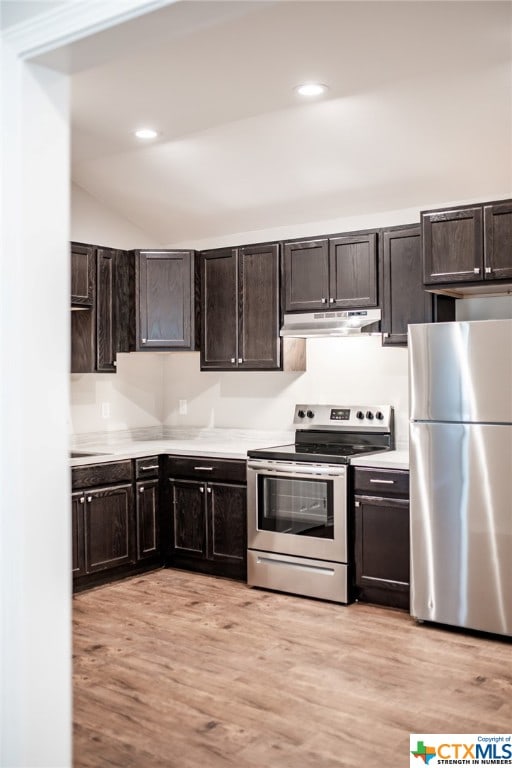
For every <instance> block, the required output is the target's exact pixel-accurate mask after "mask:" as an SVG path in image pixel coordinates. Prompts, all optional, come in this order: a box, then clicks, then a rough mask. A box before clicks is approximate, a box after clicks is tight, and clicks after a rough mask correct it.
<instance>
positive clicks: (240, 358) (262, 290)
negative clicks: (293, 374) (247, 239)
mask: <svg viewBox="0 0 512 768" xmlns="http://www.w3.org/2000/svg"><path fill="white" fill-rule="evenodd" d="M201 302H202V306H201V309H202V311H201V319H202V344H201V370H212V369H214V370H215V369H216V370H234V369H240V370H279V369H280V367H281V340H280V337H279V325H280V323H279V321H280V317H279V245H278V244H277V243H269V244H261V245H254V246H245V247H243V248H220V249H216V250H212V251H203V252H202V253H201Z"/></svg>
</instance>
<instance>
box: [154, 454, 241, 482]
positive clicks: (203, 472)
mask: <svg viewBox="0 0 512 768" xmlns="http://www.w3.org/2000/svg"><path fill="white" fill-rule="evenodd" d="M168 459H169V464H168V475H169V477H190V478H193V479H194V480H232V481H234V482H237V483H245V482H246V462H245V461H240V460H238V459H212V458H210V457H208V456H196V457H194V456H169V457H168Z"/></svg>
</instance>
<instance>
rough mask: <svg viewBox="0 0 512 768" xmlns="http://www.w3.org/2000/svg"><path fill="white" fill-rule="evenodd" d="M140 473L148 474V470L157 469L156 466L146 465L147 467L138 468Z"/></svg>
mask: <svg viewBox="0 0 512 768" xmlns="http://www.w3.org/2000/svg"><path fill="white" fill-rule="evenodd" d="M139 469H140V471H141V472H148V471H149V470H150V469H158V464H148V466H147V467H139Z"/></svg>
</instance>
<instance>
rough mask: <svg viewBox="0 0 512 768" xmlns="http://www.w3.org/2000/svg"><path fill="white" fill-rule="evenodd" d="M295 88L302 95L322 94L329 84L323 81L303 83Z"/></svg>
mask: <svg viewBox="0 0 512 768" xmlns="http://www.w3.org/2000/svg"><path fill="white" fill-rule="evenodd" d="M295 90H296V91H297V93H300V95H301V96H320V94H321V93H325V91H326V90H327V86H326V85H324V84H323V83H301V84H300V85H297V86H295Z"/></svg>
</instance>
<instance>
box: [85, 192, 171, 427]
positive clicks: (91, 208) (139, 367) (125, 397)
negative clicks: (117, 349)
mask: <svg viewBox="0 0 512 768" xmlns="http://www.w3.org/2000/svg"><path fill="white" fill-rule="evenodd" d="M71 239H72V240H77V241H79V242H85V243H93V244H94V245H105V246H110V247H112V248H122V249H130V248H148V247H149V248H158V247H162V246H161V243H158V242H157V241H155V239H154V238H152V237H151V236H150V235H148V234H147V233H145V232H142V231H141V230H140V229H138V228H137V227H135V226H134V225H133V224H131V223H130V222H129V221H127V220H126V219H124V218H123V217H122V216H118V215H117V214H116V213H115V212H113V211H112V210H110V209H109V208H108V207H107V206H105V205H103V204H102V203H100V201H99V200H96V199H95V198H94V197H92V196H91V195H89V194H88V193H87V192H85V191H84V190H83V189H81V188H80V187H78V186H77V185H76V184H73V185H72V189H71ZM162 377H163V360H162V355H158V354H155V353H152V352H135V353H131V354H129V355H128V354H126V355H124V354H123V355H118V358H117V373H96V374H94V373H87V374H71V393H70V394H71V399H70V432H71V433H72V434H82V433H86V432H100V431H103V430H105V431H115V430H125V429H133V428H137V427H152V426H156V425H160V424H161V423H162V417H163V378H162ZM103 403H107V404H108V407H109V410H110V416H109V417H108V418H104V417H103V416H102V404H103Z"/></svg>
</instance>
